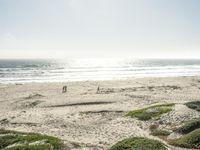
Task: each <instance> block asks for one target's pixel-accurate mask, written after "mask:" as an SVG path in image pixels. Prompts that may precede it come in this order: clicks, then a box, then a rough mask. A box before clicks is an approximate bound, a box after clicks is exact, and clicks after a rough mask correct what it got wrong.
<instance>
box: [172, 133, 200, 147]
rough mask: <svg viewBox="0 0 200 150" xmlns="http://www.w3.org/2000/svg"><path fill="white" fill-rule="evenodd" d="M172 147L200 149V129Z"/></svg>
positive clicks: (178, 140)
mask: <svg viewBox="0 0 200 150" xmlns="http://www.w3.org/2000/svg"><path fill="white" fill-rule="evenodd" d="M171 144H172V145H175V146H178V147H184V148H194V149H200V129H196V130H194V131H192V132H190V133H188V134H186V135H184V136H182V137H181V138H179V139H176V140H175V141H173V142H171Z"/></svg>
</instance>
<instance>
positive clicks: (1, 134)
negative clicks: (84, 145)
mask: <svg viewBox="0 0 200 150" xmlns="http://www.w3.org/2000/svg"><path fill="white" fill-rule="evenodd" d="M33 142H39V143H42V144H37V145H32V144H31V145H29V144H30V143H33ZM13 144H20V146H19V145H16V146H13V147H10V148H7V146H10V145H13ZM63 147H64V145H63V142H62V141H61V140H60V139H58V138H55V137H52V136H47V135H42V134H37V133H24V132H17V131H11V130H4V129H0V149H5V150H19V149H20V150H21V149H22V150H23V149H24V150H25V149H26V150H40V149H41V148H42V149H44V150H50V149H51V150H62V149H63Z"/></svg>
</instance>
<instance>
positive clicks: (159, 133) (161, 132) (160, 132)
mask: <svg viewBox="0 0 200 150" xmlns="http://www.w3.org/2000/svg"><path fill="white" fill-rule="evenodd" d="M151 135H153V136H168V135H170V132H169V131H167V130H158V129H156V130H153V131H152V132H151Z"/></svg>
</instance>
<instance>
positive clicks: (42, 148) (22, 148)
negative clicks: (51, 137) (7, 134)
mask: <svg viewBox="0 0 200 150" xmlns="http://www.w3.org/2000/svg"><path fill="white" fill-rule="evenodd" d="M4 150H51V146H50V145H47V144H43V145H19V146H14V147H10V148H5V149H4Z"/></svg>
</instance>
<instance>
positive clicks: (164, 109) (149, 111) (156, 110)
mask: <svg viewBox="0 0 200 150" xmlns="http://www.w3.org/2000/svg"><path fill="white" fill-rule="evenodd" d="M172 106H174V104H162V105H155V106H150V107H147V108H143V109H138V110H134V111H131V112H129V113H128V114H127V116H131V117H136V118H138V119H139V120H150V119H152V118H155V119H159V118H160V116H161V115H162V114H164V113H168V112H170V111H172V108H171V107H172Z"/></svg>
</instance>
